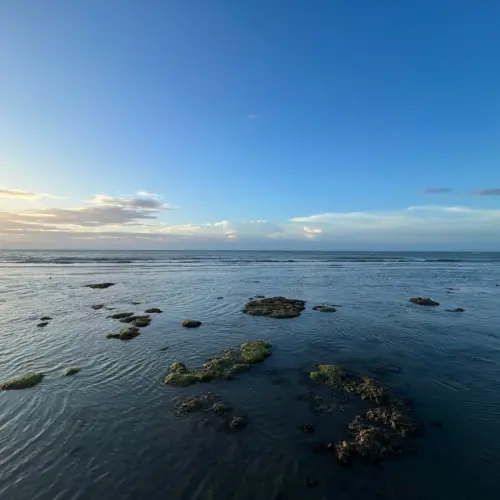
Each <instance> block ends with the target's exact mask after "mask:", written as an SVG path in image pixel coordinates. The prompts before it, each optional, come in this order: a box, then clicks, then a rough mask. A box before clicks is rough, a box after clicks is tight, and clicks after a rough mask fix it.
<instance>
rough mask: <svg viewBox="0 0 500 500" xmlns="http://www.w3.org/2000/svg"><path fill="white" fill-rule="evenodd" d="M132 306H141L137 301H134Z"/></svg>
mask: <svg viewBox="0 0 500 500" xmlns="http://www.w3.org/2000/svg"><path fill="white" fill-rule="evenodd" d="M131 304H132V305H133V306H138V305H139V304H140V302H135V301H132V302H131Z"/></svg>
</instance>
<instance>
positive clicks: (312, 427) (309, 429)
mask: <svg viewBox="0 0 500 500" xmlns="http://www.w3.org/2000/svg"><path fill="white" fill-rule="evenodd" d="M300 429H301V431H303V432H305V433H307V434H312V433H313V432H314V431H315V429H316V426H315V425H314V424H302V425H301V426H300Z"/></svg>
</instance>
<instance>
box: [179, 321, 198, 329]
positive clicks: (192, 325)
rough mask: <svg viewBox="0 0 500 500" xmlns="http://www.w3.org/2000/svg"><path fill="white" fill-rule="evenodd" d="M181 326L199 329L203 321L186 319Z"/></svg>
mask: <svg viewBox="0 0 500 500" xmlns="http://www.w3.org/2000/svg"><path fill="white" fill-rule="evenodd" d="M181 325H182V326H183V327H184V328H198V327H199V326H200V325H201V321H196V320H194V319H185V320H184V321H183V322H182V323H181Z"/></svg>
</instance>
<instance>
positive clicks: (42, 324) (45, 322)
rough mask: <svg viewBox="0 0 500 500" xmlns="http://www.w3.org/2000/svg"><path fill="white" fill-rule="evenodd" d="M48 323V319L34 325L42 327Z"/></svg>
mask: <svg viewBox="0 0 500 500" xmlns="http://www.w3.org/2000/svg"><path fill="white" fill-rule="evenodd" d="M48 324H49V322H48V321H44V322H42V323H38V325H36V326H38V327H39V328H43V327H44V326H47V325H48Z"/></svg>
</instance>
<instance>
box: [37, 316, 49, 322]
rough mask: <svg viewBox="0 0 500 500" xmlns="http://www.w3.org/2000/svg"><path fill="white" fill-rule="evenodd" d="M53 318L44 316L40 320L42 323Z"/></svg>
mask: <svg viewBox="0 0 500 500" xmlns="http://www.w3.org/2000/svg"><path fill="white" fill-rule="evenodd" d="M51 319H52V318H51V317H50V316H44V317H43V318H40V321H50V320H51Z"/></svg>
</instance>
